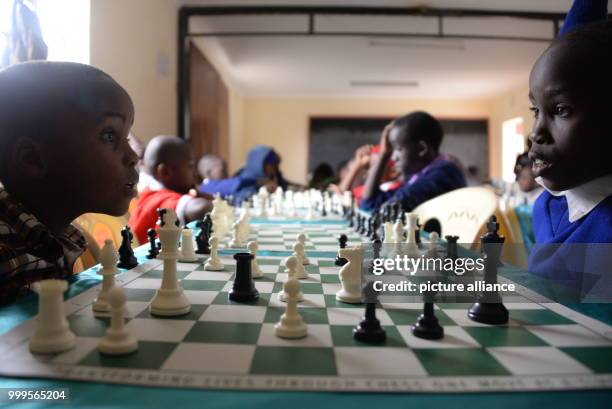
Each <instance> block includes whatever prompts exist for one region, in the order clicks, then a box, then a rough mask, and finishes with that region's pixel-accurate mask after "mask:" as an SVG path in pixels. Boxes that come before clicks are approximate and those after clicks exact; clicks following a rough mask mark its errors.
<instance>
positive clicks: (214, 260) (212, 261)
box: [204, 236, 224, 271]
mask: <svg viewBox="0 0 612 409" xmlns="http://www.w3.org/2000/svg"><path fill="white" fill-rule="evenodd" d="M208 244H209V245H210V257H209V258H208V260H206V264H204V270H207V271H222V270H223V268H224V265H223V262H222V261H221V259H220V258H219V254H218V248H219V239H218V238H217V236H212V237H211V238H210V239H208Z"/></svg>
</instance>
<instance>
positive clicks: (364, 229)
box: [359, 216, 368, 235]
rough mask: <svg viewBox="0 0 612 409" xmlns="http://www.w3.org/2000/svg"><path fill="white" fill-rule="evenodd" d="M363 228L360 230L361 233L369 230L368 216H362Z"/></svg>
mask: <svg viewBox="0 0 612 409" xmlns="http://www.w3.org/2000/svg"><path fill="white" fill-rule="evenodd" d="M361 217H362V221H361V230H359V234H361V235H364V234H366V233H367V231H368V218H367V217H366V216H361Z"/></svg>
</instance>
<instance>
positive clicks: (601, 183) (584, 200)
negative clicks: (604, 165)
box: [535, 174, 612, 223]
mask: <svg viewBox="0 0 612 409" xmlns="http://www.w3.org/2000/svg"><path fill="white" fill-rule="evenodd" d="M535 180H536V182H537V183H538V184H540V185H541V186H542V187H543V188H544V189H546V190H547V191H548V192H549V193H550V194H551V195H553V196H565V199H566V200H567V210H568V215H569V222H570V223H574V222H575V221H576V220H579V219H580V218H582V217H584V216H586V215H587V214H589V212H590V211H591V210H593V209H594V208H595V206H597V205H598V204H599V203H601V202H602V201H603V200H604V199H605V198H606V197H608V196H610V195H611V194H612V174H610V175H606V176H602V177H600V178H597V179H593V180H591V181H589V182H586V183H583V184H582V185H580V186H576V187H575V188H572V189H568V190H564V191H561V192H560V191H555V190H550V189H548V188H547V187H546V186H545V185H544V182H543V181H542V178H541V177H537V178H536V179H535Z"/></svg>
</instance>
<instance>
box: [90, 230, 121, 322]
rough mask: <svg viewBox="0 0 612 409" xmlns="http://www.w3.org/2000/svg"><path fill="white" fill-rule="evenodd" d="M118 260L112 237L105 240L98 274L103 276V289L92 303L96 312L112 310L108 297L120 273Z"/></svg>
mask: <svg viewBox="0 0 612 409" xmlns="http://www.w3.org/2000/svg"><path fill="white" fill-rule="evenodd" d="M118 260H119V256H118V255H117V250H115V245H114V244H113V241H112V240H110V239H106V240H104V246H102V250H100V264H102V268H101V269H99V270H98V274H99V275H101V276H102V289H101V290H100V293H99V294H98V297H97V298H96V299H95V300H94V302H93V303H92V304H91V306H92V309H93V311H94V314H95V313H99V312H100V313H105V312H108V311H110V306H109V305H108V299H107V298H108V292H109V290H110V289H111V288H113V287H114V286H115V275H116V274H117V273H119V269H118V268H117V261H118Z"/></svg>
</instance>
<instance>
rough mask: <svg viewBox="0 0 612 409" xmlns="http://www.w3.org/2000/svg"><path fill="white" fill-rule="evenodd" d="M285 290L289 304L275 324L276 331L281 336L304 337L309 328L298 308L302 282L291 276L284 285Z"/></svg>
mask: <svg viewBox="0 0 612 409" xmlns="http://www.w3.org/2000/svg"><path fill="white" fill-rule="evenodd" d="M283 291H284V292H285V294H287V306H286V307H285V313H284V314H283V315H281V319H280V321H279V322H278V323H277V324H276V325H275V326H274V333H275V334H276V336H277V337H280V338H291V339H293V338H303V337H305V336H306V334H307V332H308V330H307V327H306V324H305V323H304V320H302V316H301V315H300V313H299V312H298V308H297V303H298V294H299V292H300V282H299V281H298V280H297V279H295V278H294V277H289V279H288V280H287V281H286V282H285V284H284V285H283Z"/></svg>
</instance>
